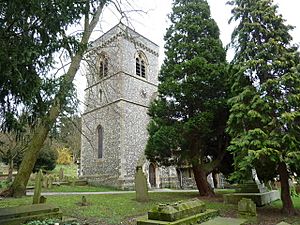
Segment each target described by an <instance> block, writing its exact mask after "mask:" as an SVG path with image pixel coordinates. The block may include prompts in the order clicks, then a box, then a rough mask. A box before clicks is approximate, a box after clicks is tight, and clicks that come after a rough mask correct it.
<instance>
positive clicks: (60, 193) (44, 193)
mask: <svg viewBox="0 0 300 225" xmlns="http://www.w3.org/2000/svg"><path fill="white" fill-rule="evenodd" d="M153 192H172V193H175V192H198V190H172V189H155V190H151V191H149V193H153ZM129 193H135V191H107V192H42V193H41V195H44V196H53V195H114V194H129ZM26 195H27V196H32V195H33V191H27V192H26Z"/></svg>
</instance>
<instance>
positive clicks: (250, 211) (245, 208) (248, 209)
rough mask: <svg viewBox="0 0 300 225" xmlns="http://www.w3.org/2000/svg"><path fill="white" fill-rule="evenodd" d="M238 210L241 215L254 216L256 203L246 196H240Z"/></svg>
mask: <svg viewBox="0 0 300 225" xmlns="http://www.w3.org/2000/svg"><path fill="white" fill-rule="evenodd" d="M238 212H239V214H241V215H249V216H256V215H257V214H256V205H255V203H254V202H253V201H252V200H251V199H248V198H242V200H240V201H239V203H238Z"/></svg>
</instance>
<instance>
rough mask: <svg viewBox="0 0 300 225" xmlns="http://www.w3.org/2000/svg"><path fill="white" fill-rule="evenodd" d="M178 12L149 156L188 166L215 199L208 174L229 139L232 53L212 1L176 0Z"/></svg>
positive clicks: (201, 188)
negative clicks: (225, 45) (228, 69)
mask: <svg viewBox="0 0 300 225" xmlns="http://www.w3.org/2000/svg"><path fill="white" fill-rule="evenodd" d="M172 10H173V11H172V13H171V15H170V20H171V25H170V27H169V28H168V30H167V33H166V35H165V41H166V44H165V53H166V59H165V61H164V63H163V66H162V69H161V73H160V76H159V81H160V84H159V88H158V89H159V97H158V99H157V100H156V101H155V102H154V103H153V104H152V105H151V107H150V110H149V115H150V116H151V122H150V124H149V134H150V138H149V140H148V144H147V147H146V154H147V156H148V158H149V159H150V160H152V161H156V162H159V163H161V164H163V165H170V164H177V165H184V164H185V163H188V165H191V166H192V169H193V172H194V177H195V181H196V184H197V187H198V189H199V193H200V195H206V196H210V195H213V194H214V193H213V191H212V189H211V188H210V186H209V184H208V182H207V179H206V176H207V174H208V173H210V172H211V171H212V170H213V169H214V168H215V167H216V166H217V165H218V164H219V163H220V162H221V160H222V159H223V156H224V154H225V153H224V152H225V151H224V150H225V148H226V144H227V140H228V137H227V136H226V135H225V132H224V129H225V125H226V120H227V109H226V85H225V84H226V74H225V69H226V59H225V58H226V52H225V50H224V48H223V46H222V43H221V41H220V39H219V29H218V26H217V24H216V22H215V21H214V20H213V19H212V18H211V14H210V9H209V5H208V3H207V1H205V0H189V1H187V0H175V1H174V2H173V8H172Z"/></svg>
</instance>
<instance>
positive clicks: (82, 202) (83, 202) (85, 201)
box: [81, 195, 88, 206]
mask: <svg viewBox="0 0 300 225" xmlns="http://www.w3.org/2000/svg"><path fill="white" fill-rule="evenodd" d="M81 205H82V206H87V205H88V202H87V200H86V197H85V196H84V195H83V196H82V198H81Z"/></svg>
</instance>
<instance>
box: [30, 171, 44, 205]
mask: <svg viewBox="0 0 300 225" xmlns="http://www.w3.org/2000/svg"><path fill="white" fill-rule="evenodd" d="M42 180H43V174H42V171H41V170H40V171H39V172H38V174H37V175H36V177H35V185H34V194H33V202H32V204H39V203H40V197H41V192H42Z"/></svg>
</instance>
